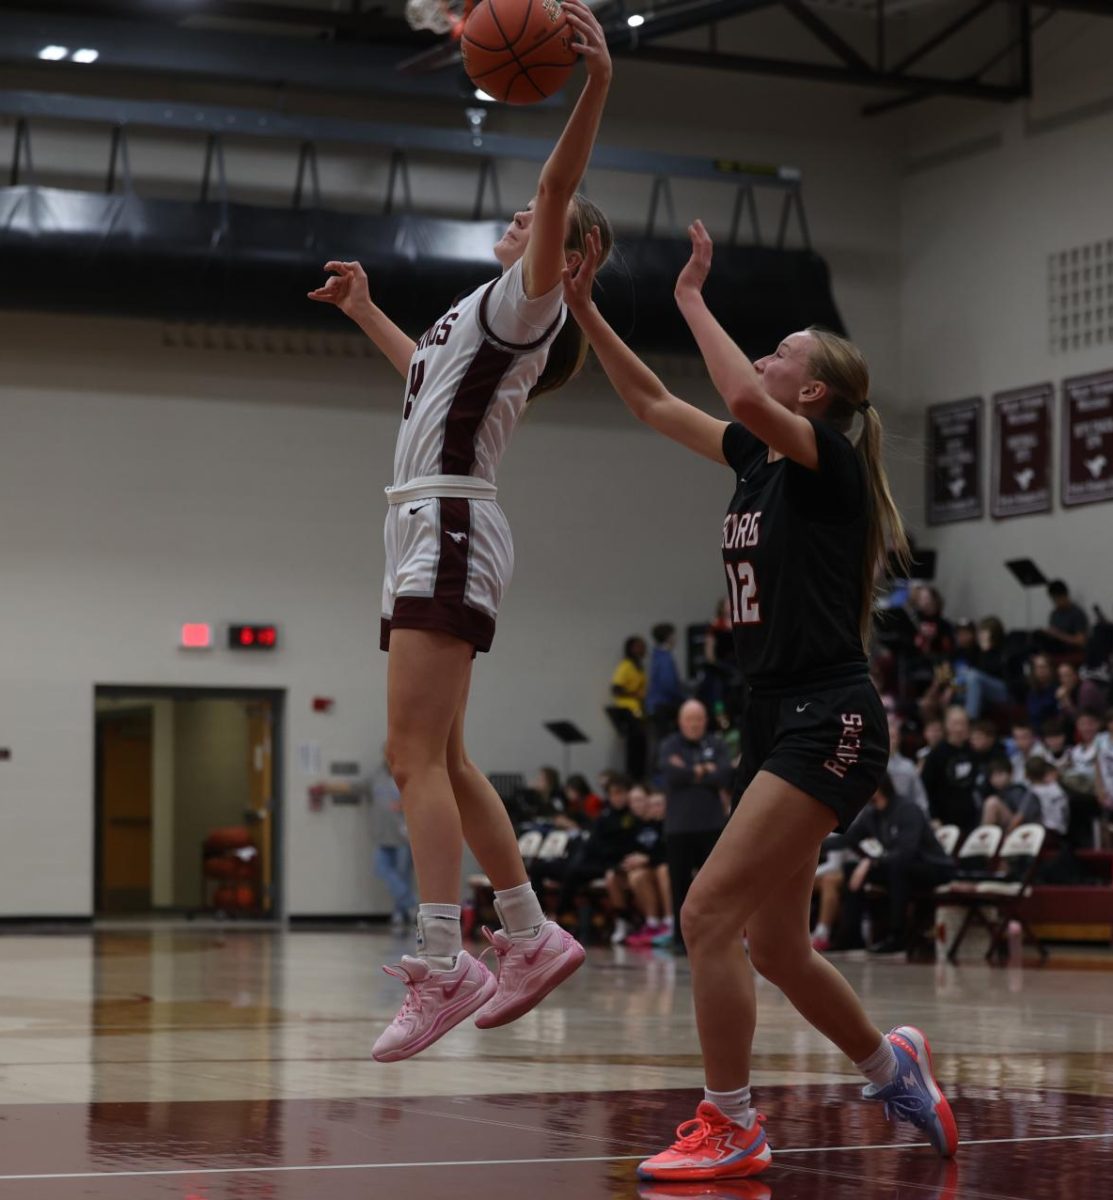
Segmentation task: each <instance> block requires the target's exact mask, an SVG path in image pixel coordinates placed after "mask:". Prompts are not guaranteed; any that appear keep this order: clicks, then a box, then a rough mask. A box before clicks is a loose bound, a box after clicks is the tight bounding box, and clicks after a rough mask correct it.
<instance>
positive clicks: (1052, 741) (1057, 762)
mask: <svg viewBox="0 0 1113 1200" xmlns="http://www.w3.org/2000/svg"><path fill="white" fill-rule="evenodd" d="M1040 734H1041V735H1042V741H1043V749H1042V753H1041V754H1040V757H1041V758H1045V759H1047V761H1048V762H1049V763H1050V764H1051V765H1052V766H1053V767H1054V768H1055V770H1056V771H1058V772H1060V773H1062V772H1063V771H1065V770H1067V768H1068V766H1069V764H1070V746H1069V745H1068V744H1067V723H1066V721H1064V720H1063V718H1062V717H1049V718H1048V719H1047V720H1046V721H1044V723H1043V725H1041V726H1040Z"/></svg>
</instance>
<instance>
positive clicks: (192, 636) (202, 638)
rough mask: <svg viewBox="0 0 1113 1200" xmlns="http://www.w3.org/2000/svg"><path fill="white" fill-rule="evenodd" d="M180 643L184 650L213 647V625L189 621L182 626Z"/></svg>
mask: <svg viewBox="0 0 1113 1200" xmlns="http://www.w3.org/2000/svg"><path fill="white" fill-rule="evenodd" d="M178 645H179V646H181V648H182V649H183V650H211V649H212V648H213V627H212V626H211V625H204V624H200V623H198V622H196V621H190V622H187V623H186V624H185V625H183V626H182V632H181V637H180V638H179V641H178Z"/></svg>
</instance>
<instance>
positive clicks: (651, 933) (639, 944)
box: [625, 925, 661, 950]
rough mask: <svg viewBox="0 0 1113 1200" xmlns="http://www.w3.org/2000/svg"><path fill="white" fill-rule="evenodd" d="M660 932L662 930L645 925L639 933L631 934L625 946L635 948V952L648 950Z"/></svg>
mask: <svg viewBox="0 0 1113 1200" xmlns="http://www.w3.org/2000/svg"><path fill="white" fill-rule="evenodd" d="M660 932H661V931H660V929H650V928H649V926H648V925H643V926H642V927H641V929H639V930H638V932H637V933H632V934H630V936H629V937H628V938H627V939H626V943H625V944H626V945H627V946H633V947H634V949H635V950H648V949H649V947H650V946H652V945H653V939H654V938H655V937H656V936H657V935H658V934H659V933H660Z"/></svg>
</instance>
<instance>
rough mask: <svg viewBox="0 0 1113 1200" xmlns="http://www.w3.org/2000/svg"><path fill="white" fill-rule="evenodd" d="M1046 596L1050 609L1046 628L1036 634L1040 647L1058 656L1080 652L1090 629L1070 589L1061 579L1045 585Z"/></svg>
mask: <svg viewBox="0 0 1113 1200" xmlns="http://www.w3.org/2000/svg"><path fill="white" fill-rule="evenodd" d="M1047 595H1048V597H1049V598H1050V600H1051V604H1052V609H1051V615H1050V616H1049V617H1048V619H1047V627H1046V628H1045V629H1041V630H1039V633H1038V637H1039V643H1040V645H1041V647H1042V648H1044V649H1047V650H1050V651H1051V652H1052V653H1059V654H1063V653H1066V652H1069V651H1072V650H1082V649H1083V648H1084V647H1085V645H1086V634H1087V631H1088V630H1089V628H1090V622H1089V621H1088V620H1087V619H1086V614H1085V613H1084V612H1083V611H1082V609H1081V608H1079V607H1078V605H1077V604H1075V603H1074V601H1073V600H1072V599H1071V594H1070V589H1069V588H1068V587H1067V585H1066V584H1065V583H1064V582H1063V581H1062V580H1061V579H1055V580H1052V582H1051V583H1049V584H1048V585H1047Z"/></svg>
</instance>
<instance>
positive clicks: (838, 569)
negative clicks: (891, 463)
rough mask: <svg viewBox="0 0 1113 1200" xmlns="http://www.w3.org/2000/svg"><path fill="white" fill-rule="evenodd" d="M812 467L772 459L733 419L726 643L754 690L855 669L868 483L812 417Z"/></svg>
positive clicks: (832, 434) (845, 446) (856, 673)
mask: <svg viewBox="0 0 1113 1200" xmlns="http://www.w3.org/2000/svg"><path fill="white" fill-rule="evenodd" d="M812 425H813V427H814V428H815V440H816V448H817V450H818V452H819V464H818V469H817V470H815V471H810V470H808V468H807V467H803V466H801V465H800V464H799V463H795V462H793V461H792V460H791V459H788V458H780V459H777V460H776V461H775V462H769V461H768V454H769V447H768V446H766V445H765V443H764V442H762V441H760V440H759V439H758V438H756V437H755V436H754V435H753V434H752V433H750V432H749V430H747V429H746V427H745V426H744V425H740V424H738V423H737V422H734V423H732V424H730V425H728V426H727V428H726V431H725V432H724V434H723V457H724V458H725V459H726V460H727V462H728V463H729V464H730V466H731V467H733V469H734V473H735V475H736V476H737V487H736V489H735V493H734V499H733V500H731V502H730V509H729V511H728V512H727V515H726V519H725V521H724V522H723V563H724V566H725V567H726V575H727V592H728V595H729V598H730V609H731V620H732V624H733V629H734V648H735V653H736V654H737V656H738V664H739V666H740V667H741V669H742V673H743V675H744V676H745V678H746V682H747V683H748V684H749V685H750V687H752V688H753V689H755V690H756V691H791V690H793V689H795V688H796V687H797V686H798V685H804V686H807V685H809V684H818V683H821V682H839V681H842V680H843V679H852V678H854V677H863V676H864V675H865V672H866V656H865V652H864V651H863V649H862V638H861V634H860V632H859V628H858V618H859V612H860V608H861V601H862V559H863V557H864V556H865V553H866V526H867V516H868V511H869V503H870V500H869V491H868V488H867V484H866V479H865V473H864V470H863V467H862V464H861V461H860V459H859V457H858V453H857V451H856V450H855V449H854V447H853V446H852V445H851V444H850V442H849V440H848V439H847V438H846V437H844V436H843V435H842V434H841V433H839V432H838V431H837V430H835V429H834V428H832V427H831V426H830V425H827V424H825V423H824V422H822V421H813V422H812Z"/></svg>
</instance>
